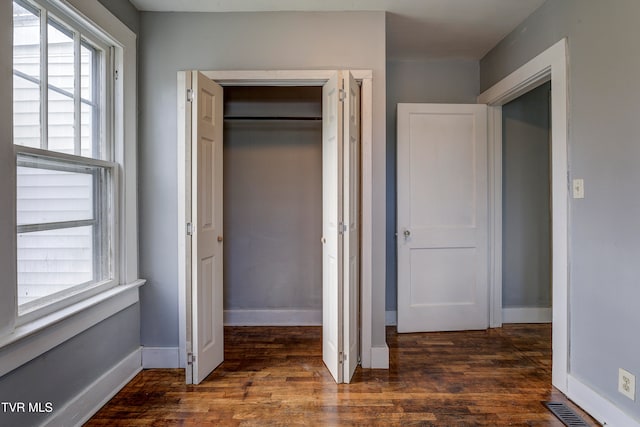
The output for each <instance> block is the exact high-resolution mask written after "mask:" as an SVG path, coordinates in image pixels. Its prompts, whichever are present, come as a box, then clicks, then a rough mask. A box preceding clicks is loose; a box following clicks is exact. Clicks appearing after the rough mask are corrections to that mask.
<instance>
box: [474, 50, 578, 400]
mask: <svg viewBox="0 0 640 427" xmlns="http://www.w3.org/2000/svg"><path fill="white" fill-rule="evenodd" d="M549 79H551V123H552V125H551V128H552V130H551V139H552V141H551V180H552V187H551V205H552V206H553V212H552V222H553V225H552V231H551V238H552V244H553V259H552V267H553V277H552V283H553V292H552V294H553V295H552V298H553V326H552V329H553V332H552V333H553V338H552V347H553V356H552V359H553V360H552V384H553V385H554V386H555V387H556V388H558V389H559V390H560V391H562V392H563V393H565V394H566V393H567V390H568V388H567V376H568V371H569V336H570V335H569V299H568V289H569V245H568V240H569V238H568V237H569V191H568V182H567V179H568V178H569V175H568V172H569V165H568V154H567V153H568V151H567V146H568V129H569V126H568V113H567V111H568V110H567V109H568V103H569V94H568V75H567V41H566V39H562V40H561V41H559V42H558V43H556V44H554V45H553V46H551V47H550V48H548V49H547V50H545V51H544V52H542V53H541V54H540V55H538V56H536V57H535V58H533V59H532V60H531V61H529V62H527V63H526V64H524V65H523V66H522V67H520V68H518V69H517V70H516V71H514V72H513V73H511V74H510V75H508V76H507V77H505V78H504V79H502V80H501V81H499V82H498V83H496V84H495V85H494V86H492V87H491V88H489V89H487V90H486V91H485V92H483V93H482V94H480V96H479V97H478V102H479V103H482V104H488V105H490V106H492V107H495V108H493V109H492V110H493V111H492V113H491V114H492V117H493V120H490V121H489V125H490V127H493V128H494V129H493V130H490V131H489V132H490V133H489V137H490V139H489V153H493V156H495V155H496V153H499V152H500V151H501V150H498V146H499V147H501V146H502V138H501V137H499V132H498V131H497V127H498V124H500V125H501V123H502V108H501V106H502V105H504V104H505V103H507V102H509V101H511V100H513V99H515V98H517V97H518V96H520V95H522V94H524V93H526V92H528V91H530V90H531V89H534V88H536V87H537V86H539V85H540V84H542V83H544V82H546V81H549ZM501 165H502V162H501V158H500V159H498V158H497V157H494V158H493V159H490V162H489V167H490V168H492V170H490V171H489V177H490V180H491V181H490V184H489V197H490V199H489V200H490V202H491V203H493V206H492V207H490V211H491V215H492V218H491V220H490V224H491V226H492V227H494V229H493V231H492V233H490V239H491V241H490V244H489V247H490V248H494V249H495V248H497V247H498V245H500V244H501V240H502V239H501V235H500V233H496V231H497V230H498V229H501V228H502V217H501V212H502V197H501V194H502V193H501V191H502V190H501V189H502V166H501ZM498 195H500V197H498ZM495 239H499V240H495ZM490 256H491V257H492V259H490V260H489V262H490V265H491V268H490V269H489V271H490V275H491V277H490V278H489V286H490V306H491V308H490V313H493V315H492V316H493V317H492V319H493V324H492V326H499V323H500V322H498V319H499V317H501V316H502V301H501V300H497V295H498V294H499V292H501V291H498V290H497V288H498V287H500V289H501V288H502V278H501V274H500V272H499V271H496V270H497V266H499V265H500V266H501V263H502V260H501V258H502V252H501V251H496V250H492V251H491V253H490ZM498 258H500V260H499V262H498ZM498 280H499V281H498Z"/></svg>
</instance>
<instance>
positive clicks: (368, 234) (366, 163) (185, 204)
mask: <svg viewBox="0 0 640 427" xmlns="http://www.w3.org/2000/svg"><path fill="white" fill-rule="evenodd" d="M339 68H340V67H338V68H335V69H330V70H253V71H252V70H244V71H233V70H230V71H215V70H214V71H206V70H200V72H201V73H202V74H204V75H205V76H207V77H208V78H210V79H213V80H215V81H216V82H217V83H219V84H221V85H223V86H224V85H242V84H251V85H258V86H273V85H278V84H279V85H282V84H297V85H304V84H306V85H312V86H313V85H315V86H321V85H323V84H324V83H325V82H326V81H327V80H328V79H329V77H330V76H331V75H332V74H333V73H334V72H335V71H336V70H337V69H339ZM349 71H351V73H352V74H353V76H354V78H355V79H356V80H358V81H360V82H361V84H362V87H361V97H362V99H361V108H362V113H361V114H362V116H361V120H362V121H361V126H362V141H361V147H362V148H361V161H362V164H361V171H362V188H361V191H362V207H361V209H362V227H361V229H362V243H361V245H362V246H361V248H360V260H361V261H360V262H361V279H360V286H361V287H360V295H361V302H362V304H361V307H360V324H361V337H360V338H361V352H362V354H361V364H362V367H363V368H370V367H373V366H372V360H371V354H372V351H371V343H372V323H371V322H372V304H373V292H372V286H373V274H372V269H373V262H372V256H373V251H372V243H373V205H372V203H373V198H372V194H373V174H372V171H373V83H372V79H373V72H372V71H371V70H349ZM181 74H184V72H178V87H179V88H178V120H179V122H180V121H182V120H186V119H185V111H184V110H185V108H184V106H183V109H182V110H180V105H181V103H183V102H182V94H181V93H180V90H181V89H180V88H181V87H182V88H184V87H185V85H186V84H187V82H186V80H185V77H184V75H182V76H181ZM187 74H188V73H187ZM177 137H178V144H177V146H178V147H177V149H178V155H177V161H178V221H179V222H178V224H177V230H178V234H179V236H180V237H179V240H178V242H179V244H178V273H179V277H178V281H179V285H178V286H179V290H178V294H179V300H180V301H179V308H178V310H179V314H178V315H179V319H178V321H179V324H180V329H181V331H180V336H179V348H180V358H181V361H182V359H186V354H187V348H188V345H189V337H188V335H189V332H188V331H189V319H188V317H189V312H190V311H189V304H190V286H191V284H190V283H191V281H190V274H189V271H187V270H188V269H187V268H186V266H187V265H189V262H190V261H188V260H187V256H188V254H189V251H188V247H187V246H188V243H187V242H185V241H184V239H185V236H184V234H185V225H186V221H189V220H190V215H188V212H189V211H190V192H191V189H190V187H189V184H188V183H189V182H190V181H189V175H186V174H187V173H189V172H190V171H189V170H188V165H187V164H186V163H185V162H186V159H190V157H188V156H187V154H186V153H187V152H186V151H185V150H187V149H188V148H187V147H188V146H189V144H187V142H186V141H187V139H188V138H186V136H185V135H183V134H182V132H181V129H180V127H178V136H177ZM183 330H184V332H183ZM386 354H387V361H386V364H387V366H388V363H389V362H388V351H387V353H386Z"/></svg>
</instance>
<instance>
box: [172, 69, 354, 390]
mask: <svg viewBox="0 0 640 427" xmlns="http://www.w3.org/2000/svg"><path fill="white" fill-rule="evenodd" d="M179 81H180V82H182V81H183V82H184V87H183V88H182V89H184V90H185V98H184V99H182V100H180V99H179V110H180V114H179V116H180V117H184V118H185V119H184V123H183V124H182V126H183V127H184V129H181V130H180V131H179V132H184V133H183V134H184V135H185V136H186V137H185V145H186V147H185V151H186V156H185V175H186V176H187V178H186V180H185V181H186V182H185V185H184V187H185V195H184V199H185V205H186V208H185V220H186V221H187V234H189V235H190V236H191V237H190V238H191V240H190V244H187V245H186V246H187V248H186V249H185V256H186V259H187V262H186V270H187V271H186V272H185V278H186V292H185V296H186V343H185V345H186V352H187V365H188V366H187V369H186V376H187V383H193V384H198V383H200V382H201V381H203V380H204V379H205V378H206V377H207V376H208V375H209V374H210V373H211V372H212V371H213V370H214V369H215V368H216V367H217V366H218V365H219V364H220V363H222V362H223V359H224V345H223V344H224V342H223V341H224V336H223V334H224V329H223V313H224V311H223V310H224V309H223V293H222V290H223V282H222V254H223V236H222V167H223V165H222V137H223V135H222V130H223V119H224V115H223V90H222V87H221V86H219V85H218V84H216V83H215V82H213V81H212V80H210V79H208V78H207V77H206V76H205V75H203V74H202V73H200V72H198V71H188V72H181V73H179ZM322 102H323V118H322V120H323V141H322V144H323V148H322V157H323V158H322V162H323V178H322V180H323V182H322V186H323V237H322V244H323V255H322V263H323V283H322V286H323V301H322V306H323V323H322V326H323V343H322V344H323V360H324V363H325V364H326V366H327V368H328V369H329V371H330V372H331V374H332V375H333V377H334V378H335V380H336V382H338V383H342V382H349V381H350V379H351V377H352V376H353V373H354V371H355V369H356V366H357V364H358V362H359V349H360V341H359V335H360V334H359V299H360V298H359V271H360V270H359V268H360V267H359V266H360V261H359V256H358V255H359V241H360V227H359V218H360V214H359V200H360V199H359V197H360V171H359V165H360V88H359V86H358V84H357V82H356V81H355V80H354V78H353V77H352V76H351V73H349V72H336V73H335V74H334V75H333V76H332V78H331V79H329V81H328V82H327V83H326V84H325V85H324V88H323V100H322ZM181 123H182V122H181Z"/></svg>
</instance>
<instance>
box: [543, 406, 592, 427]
mask: <svg viewBox="0 0 640 427" xmlns="http://www.w3.org/2000/svg"><path fill="white" fill-rule="evenodd" d="M542 403H543V404H544V406H546V407H547V408H549V410H550V411H551V412H553V414H554V415H555V416H556V417H558V419H559V420H560V421H562V423H563V424H564V425H566V426H568V427H589V424H587V423H586V422H585V421H584V420H583V419H582V418H581V417H580V416H579V415H578V414H576V413H575V411H574V410H573V409H571V408H569V407H568V406H567V405H565V404H564V403H562V402H542Z"/></svg>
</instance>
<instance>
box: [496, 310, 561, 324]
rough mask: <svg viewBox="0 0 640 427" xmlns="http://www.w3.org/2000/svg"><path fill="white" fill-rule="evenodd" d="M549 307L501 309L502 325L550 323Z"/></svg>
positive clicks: (550, 311) (550, 312) (550, 313)
mask: <svg viewBox="0 0 640 427" xmlns="http://www.w3.org/2000/svg"><path fill="white" fill-rule="evenodd" d="M551 319H552V309H551V307H517V308H503V309H502V323H551Z"/></svg>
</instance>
